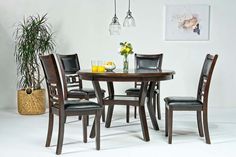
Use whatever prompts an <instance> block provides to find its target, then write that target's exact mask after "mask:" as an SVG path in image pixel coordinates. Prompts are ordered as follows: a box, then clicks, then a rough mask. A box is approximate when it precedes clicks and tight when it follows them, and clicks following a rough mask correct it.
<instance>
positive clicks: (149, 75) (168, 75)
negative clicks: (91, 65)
mask: <svg viewBox="0 0 236 157" xmlns="http://www.w3.org/2000/svg"><path fill="white" fill-rule="evenodd" d="M77 73H78V75H80V78H81V79H83V80H96V81H161V80H169V79H173V76H174V74H175V71H173V70H145V69H142V70H135V69H130V70H129V71H128V72H123V70H121V69H116V70H114V71H113V72H102V73H99V72H92V71H91V69H89V70H80V71H78V72H77Z"/></svg>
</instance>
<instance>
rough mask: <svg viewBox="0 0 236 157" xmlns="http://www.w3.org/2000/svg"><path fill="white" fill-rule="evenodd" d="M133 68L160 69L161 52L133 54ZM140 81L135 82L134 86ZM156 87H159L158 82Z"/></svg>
mask: <svg viewBox="0 0 236 157" xmlns="http://www.w3.org/2000/svg"><path fill="white" fill-rule="evenodd" d="M134 57H135V60H134V61H135V69H151V70H153V69H161V67H162V59H163V54H162V53H161V54H137V53H136V54H135V55H134ZM139 85H140V83H138V82H135V84H134V86H135V88H136V87H137V86H139ZM156 86H157V89H159V83H157V85H156Z"/></svg>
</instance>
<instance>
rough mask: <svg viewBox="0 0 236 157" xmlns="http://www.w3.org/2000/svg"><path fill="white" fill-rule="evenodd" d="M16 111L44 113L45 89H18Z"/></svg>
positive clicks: (28, 113)
mask: <svg viewBox="0 0 236 157" xmlns="http://www.w3.org/2000/svg"><path fill="white" fill-rule="evenodd" d="M17 102H18V112H19V113H20V114H22V115H38V114H43V113H45V109H46V107H45V102H46V101H45V89H39V90H31V89H30V90H29V89H27V90H18V91H17Z"/></svg>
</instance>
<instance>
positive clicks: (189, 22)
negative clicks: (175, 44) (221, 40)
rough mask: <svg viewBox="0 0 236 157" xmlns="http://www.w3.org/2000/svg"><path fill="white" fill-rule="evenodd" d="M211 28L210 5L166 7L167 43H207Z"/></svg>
mask: <svg viewBox="0 0 236 157" xmlns="http://www.w3.org/2000/svg"><path fill="white" fill-rule="evenodd" d="M209 27H210V6H209V5H206V4H190V5H172V4H171V5H166V6H165V34H164V36H165V37H164V38H165V40H167V41H207V40H209V36H210V34H209Z"/></svg>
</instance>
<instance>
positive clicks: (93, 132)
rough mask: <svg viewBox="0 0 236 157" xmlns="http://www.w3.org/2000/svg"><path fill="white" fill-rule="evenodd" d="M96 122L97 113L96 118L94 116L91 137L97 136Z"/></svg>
mask: <svg viewBox="0 0 236 157" xmlns="http://www.w3.org/2000/svg"><path fill="white" fill-rule="evenodd" d="M95 123H96V115H95V118H94V121H93V125H92V128H91V132H90V135H89V137H90V138H94V137H95Z"/></svg>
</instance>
